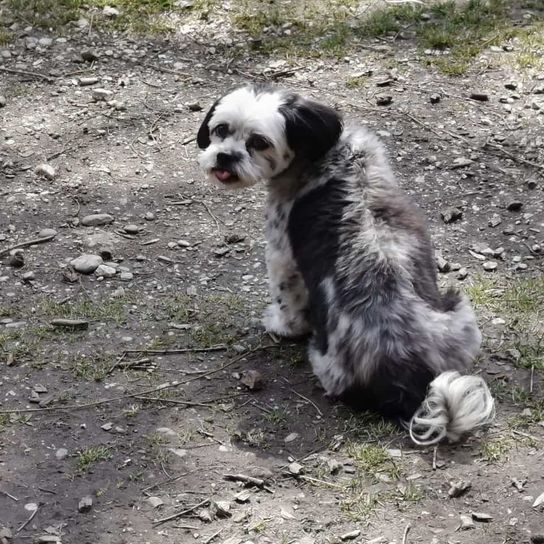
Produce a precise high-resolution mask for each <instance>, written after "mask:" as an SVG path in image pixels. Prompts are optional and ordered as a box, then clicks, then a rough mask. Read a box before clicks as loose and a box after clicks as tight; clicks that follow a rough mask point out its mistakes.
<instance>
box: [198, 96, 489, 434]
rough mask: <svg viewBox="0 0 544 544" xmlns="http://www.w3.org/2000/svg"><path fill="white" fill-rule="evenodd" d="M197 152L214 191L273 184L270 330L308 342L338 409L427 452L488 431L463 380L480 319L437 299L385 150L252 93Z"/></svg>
mask: <svg viewBox="0 0 544 544" xmlns="http://www.w3.org/2000/svg"><path fill="white" fill-rule="evenodd" d="M197 142H198V145H199V146H200V147H201V149H203V150H204V151H203V153H202V155H201V157H200V164H201V166H202V167H203V168H204V169H205V170H206V172H207V173H208V175H209V177H210V178H211V179H212V180H213V181H214V182H216V183H219V184H221V185H226V186H230V187H243V186H249V185H252V184H254V183H257V182H259V181H264V182H266V183H267V185H268V190H269V192H268V204H267V211H266V239H267V248H266V262H267V269H268V277H269V283H270V294H271V297H272V304H271V305H270V306H269V307H268V309H267V310H266V313H265V316H264V325H265V327H266V329H267V330H268V331H270V332H273V333H275V334H278V335H281V336H300V335H302V334H305V333H308V332H311V333H312V336H311V339H310V344H309V358H310V361H311V364H312V368H313V371H314V373H315V374H316V376H317V377H318V378H319V380H320V382H321V384H322V386H323V388H324V389H325V391H326V392H327V394H328V395H330V396H331V397H336V398H340V399H343V400H345V401H347V402H349V403H351V404H355V405H357V406H359V407H361V408H368V409H373V410H376V411H378V412H380V413H382V414H384V415H386V416H389V417H393V418H398V419H400V420H401V421H409V422H410V423H409V428H410V434H411V437H412V439H413V440H414V441H415V442H417V443H420V444H431V443H436V442H438V441H439V440H441V439H443V438H445V437H448V438H449V439H450V440H458V439H459V437H460V436H461V435H462V434H464V433H466V432H468V431H471V430H473V429H474V428H476V427H478V426H481V425H483V424H485V423H488V422H489V421H490V420H491V419H492V417H493V414H494V402H493V399H492V397H491V395H490V393H489V390H488V388H487V386H486V385H485V382H484V381H483V380H482V379H481V378H479V377H475V376H463V375H462V373H464V372H466V371H467V369H469V367H470V365H471V363H472V362H473V360H474V358H475V357H476V356H477V354H478V352H479V349H480V343H481V334H480V331H479V330H478V327H477V325H476V320H475V316H474V313H473V311H472V309H471V307H470V304H469V302H468V300H467V299H466V298H465V297H463V296H461V295H460V294H459V293H457V292H455V291H452V290H449V291H446V292H445V293H441V292H440V291H439V290H438V287H437V280H436V272H435V268H436V267H435V262H434V256H433V250H432V246H431V243H430V239H429V236H428V232H427V228H426V225H425V222H424V220H423V218H422V217H421V215H420V213H419V211H418V210H417V208H416V207H415V206H414V205H413V204H412V202H411V201H410V200H409V199H408V197H407V196H406V195H404V194H403V193H402V192H401V191H400V189H399V187H398V185H397V183H396V181H395V178H394V175H393V173H392V171H391V169H390V167H389V163H388V161H387V158H386V155H385V152H384V148H383V146H382V145H381V143H380V142H379V141H378V140H377V139H376V137H375V136H373V135H372V134H371V133H369V132H368V131H367V130H366V129H365V128H363V127H362V126H357V125H353V126H349V127H344V126H343V122H342V119H341V117H340V116H339V115H338V114H337V113H336V112H335V111H334V110H332V109H330V108H328V107H326V106H323V105H321V104H318V103H316V102H313V101H310V100H307V99H304V98H302V97H300V96H298V95H296V94H293V93H288V92H283V91H278V90H275V89H270V88H262V87H244V88H241V89H237V90H235V91H233V92H232V93H230V94H228V95H227V96H225V97H223V98H221V99H219V100H218V101H217V102H216V103H215V104H214V106H213V107H212V109H211V110H210V111H209V112H208V114H207V116H206V118H205V119H204V122H203V124H202V126H201V128H200V130H199V133H198V138H197Z"/></svg>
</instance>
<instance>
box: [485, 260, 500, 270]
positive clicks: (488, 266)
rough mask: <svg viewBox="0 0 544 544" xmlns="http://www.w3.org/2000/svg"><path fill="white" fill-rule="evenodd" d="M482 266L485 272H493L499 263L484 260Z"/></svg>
mask: <svg viewBox="0 0 544 544" xmlns="http://www.w3.org/2000/svg"><path fill="white" fill-rule="evenodd" d="M482 266H483V268H484V270H486V271H487V272H494V271H495V270H497V267H498V266H499V265H498V264H497V263H496V262H495V261H485V263H483V264H482Z"/></svg>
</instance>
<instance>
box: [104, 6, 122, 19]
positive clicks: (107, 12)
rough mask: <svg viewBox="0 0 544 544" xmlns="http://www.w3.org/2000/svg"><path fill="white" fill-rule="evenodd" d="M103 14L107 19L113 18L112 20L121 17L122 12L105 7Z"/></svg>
mask: <svg viewBox="0 0 544 544" xmlns="http://www.w3.org/2000/svg"><path fill="white" fill-rule="evenodd" d="M102 13H103V14H104V15H105V16H106V17H111V18H112V19H113V18H115V17H119V15H120V14H121V12H120V11H119V10H118V9H117V8H112V7H111V6H104V9H103V10H102Z"/></svg>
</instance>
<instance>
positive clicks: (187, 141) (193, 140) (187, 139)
mask: <svg viewBox="0 0 544 544" xmlns="http://www.w3.org/2000/svg"><path fill="white" fill-rule="evenodd" d="M195 141H196V137H195V136H193V137H191V138H186V139H185V140H183V142H181V145H187V144H190V143H192V142H195Z"/></svg>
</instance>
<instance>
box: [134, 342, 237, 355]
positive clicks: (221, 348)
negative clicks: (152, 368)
mask: <svg viewBox="0 0 544 544" xmlns="http://www.w3.org/2000/svg"><path fill="white" fill-rule="evenodd" d="M226 349H227V346H225V345H224V344H218V345H217V346H211V347H209V348H182V349H127V350H125V351H124V354H129V353H149V354H151V355H176V354H179V353H200V352H203V351H224V350H226Z"/></svg>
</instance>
